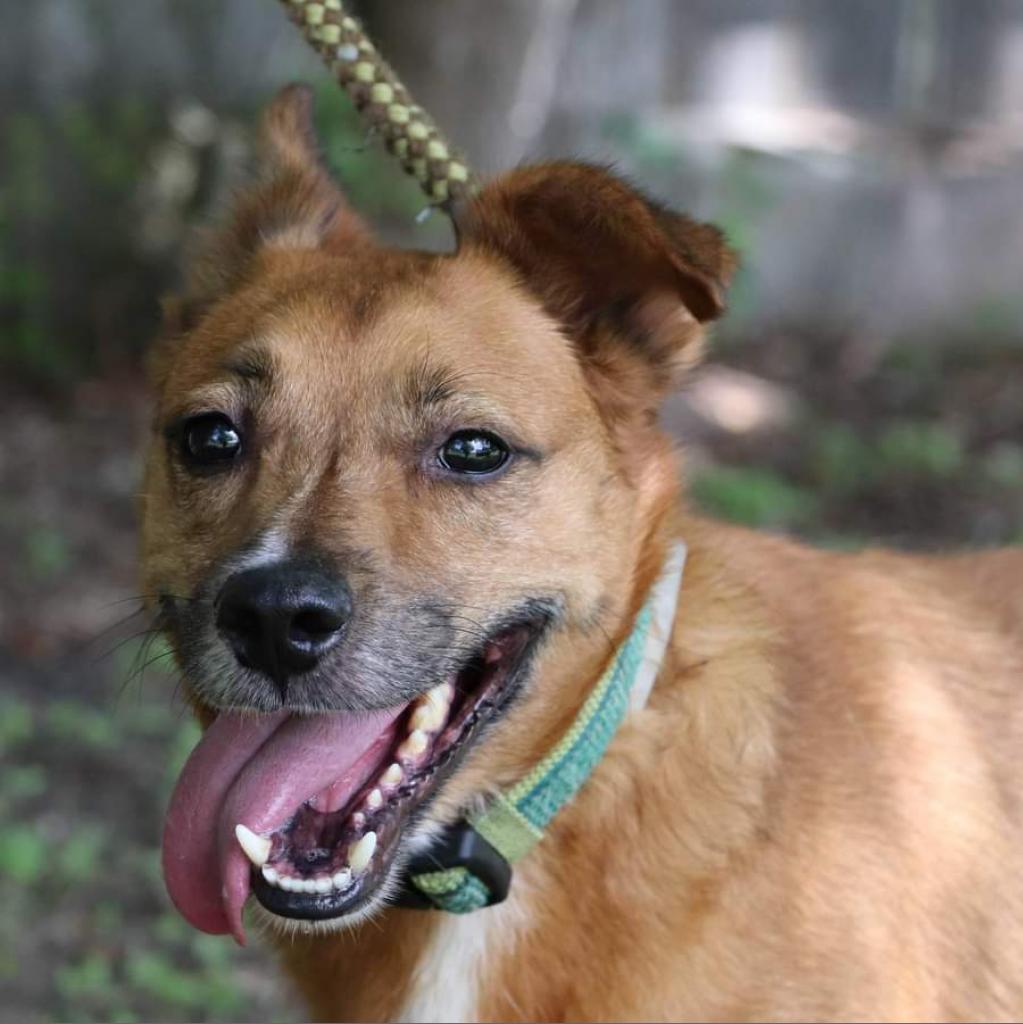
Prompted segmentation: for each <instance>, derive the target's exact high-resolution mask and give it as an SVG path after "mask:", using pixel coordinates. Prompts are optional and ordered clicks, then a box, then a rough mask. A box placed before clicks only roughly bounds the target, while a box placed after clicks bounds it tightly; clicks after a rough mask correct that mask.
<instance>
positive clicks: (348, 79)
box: [281, 0, 477, 207]
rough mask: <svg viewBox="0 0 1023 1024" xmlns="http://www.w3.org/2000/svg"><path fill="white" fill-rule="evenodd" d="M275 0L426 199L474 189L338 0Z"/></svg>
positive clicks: (441, 199) (444, 202)
mask: <svg viewBox="0 0 1023 1024" xmlns="http://www.w3.org/2000/svg"><path fill="white" fill-rule="evenodd" d="M281 3H282V4H283V5H284V6H285V7H286V8H287V10H288V14H289V16H290V18H291V20H292V21H294V22H295V24H296V25H298V26H299V27H300V28H301V29H302V32H303V34H304V35H305V38H306V40H307V41H308V42H309V45H310V46H312V47H313V49H314V50H316V52H317V53H318V54H319V55H320V57H321V58H322V59H323V62H324V63H325V64H326V65H327V67H328V68H330V70H331V72H332V73H333V74H334V77H335V78H336V79H337V80H338V82H339V83H340V85H341V87H342V88H343V89H344V90H345V92H347V93H348V95H349V96H350V97H351V99H352V102H353V103H354V104H355V109H356V110H357V111H358V112H359V114H360V115H361V116H362V117H363V118H364V119H365V120H366V121H367V122H368V123H369V125H370V128H371V129H372V130H373V131H374V132H376V133H377V134H379V135H380V136H381V138H383V140H384V144H385V145H386V146H387V149H388V150H389V151H390V152H391V153H393V154H394V155H395V156H396V157H397V158H398V159H399V160H400V161H401V165H402V167H403V168H404V169H405V171H406V172H407V173H408V174H411V175H412V177H413V178H415V179H416V181H418V182H419V185H420V187H421V188H422V190H423V191H424V192H425V193H426V195H427V198H428V199H429V200H430V202H431V204H433V205H435V206H442V207H447V206H449V205H450V204H451V203H452V202H454V201H455V200H457V199H460V198H462V197H463V196H467V195H470V194H471V193H472V192H473V191H475V189H476V187H477V182H476V179H475V176H474V175H473V173H472V172H471V171H470V170H469V167H468V165H467V164H466V163H465V161H464V160H463V159H462V157H461V155H460V154H459V153H458V152H457V151H456V150H455V149H454V148H453V147H452V146H451V145H450V144H449V143H448V142H447V140H446V139H445V138H444V136H443V135H442V134H441V132H440V130H439V129H438V128H437V126H436V125H435V124H434V122H433V119H432V118H431V117H430V116H429V115H428V114H427V113H426V111H424V110H423V108H422V107H420V106H418V105H417V104H416V103H415V102H414V101H413V99H412V97H411V96H410V95H409V92H408V90H407V89H406V88H405V86H404V85H402V83H401V80H400V79H399V78H398V76H397V75H396V74H395V73H394V70H393V69H392V68H391V66H390V65H389V64H388V63H387V62H386V61H385V60H384V59H383V57H381V56H380V54H379V53H378V52H377V49H376V47H375V46H374V45H373V43H372V42H370V40H369V38H368V37H367V36H366V33H365V32H364V31H363V29H362V26H361V25H360V24H359V23H358V21H356V20H355V18H352V17H351V16H350V15H348V14H346V13H345V10H344V7H343V6H342V4H341V0H322V2H310V0H281Z"/></svg>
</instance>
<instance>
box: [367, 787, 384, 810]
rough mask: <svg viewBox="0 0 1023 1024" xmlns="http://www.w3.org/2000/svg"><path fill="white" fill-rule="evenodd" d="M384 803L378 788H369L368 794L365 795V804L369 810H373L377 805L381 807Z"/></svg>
mask: <svg viewBox="0 0 1023 1024" xmlns="http://www.w3.org/2000/svg"><path fill="white" fill-rule="evenodd" d="M383 803H384V794H383V793H381V792H380V790H379V789H371V790H370V791H369V796H368V797H366V806H367V807H368V808H369V809H370V810H371V811H375V810H377V809H378V808H379V807H382V806H383Z"/></svg>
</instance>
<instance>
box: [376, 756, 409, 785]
mask: <svg viewBox="0 0 1023 1024" xmlns="http://www.w3.org/2000/svg"><path fill="white" fill-rule="evenodd" d="M404 777H405V773H404V772H403V771H402V770H401V765H400V764H398V762H397V761H395V762H394V764H392V765H391V767H390V768H388V769H387V771H386V772H384V774H383V775H381V776H380V781H381V782H382V783H383V784H384V785H385V786H397V785H398V783H399V782H401V780H402V779H403V778H404Z"/></svg>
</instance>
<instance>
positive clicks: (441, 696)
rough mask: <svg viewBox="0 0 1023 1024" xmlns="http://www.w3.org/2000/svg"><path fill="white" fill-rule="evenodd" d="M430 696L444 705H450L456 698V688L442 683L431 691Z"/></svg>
mask: <svg viewBox="0 0 1023 1024" xmlns="http://www.w3.org/2000/svg"><path fill="white" fill-rule="evenodd" d="M429 696H430V697H432V698H433V699H434V700H436V701H439V702H440V703H442V704H445V705H447V704H450V703H451V701H452V700H453V699H454V696H455V688H454V687H453V686H452V685H451V684H450V683H441V684H440V685H439V686H435V687H434V688H433V689H432V690H430V691H429Z"/></svg>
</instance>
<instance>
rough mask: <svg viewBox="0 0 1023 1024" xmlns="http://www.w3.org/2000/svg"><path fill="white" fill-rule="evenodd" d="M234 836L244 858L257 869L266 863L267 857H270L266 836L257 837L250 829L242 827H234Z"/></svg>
mask: <svg viewBox="0 0 1023 1024" xmlns="http://www.w3.org/2000/svg"><path fill="white" fill-rule="evenodd" d="M234 835H235V838H236V839H237V840H238V845H239V846H241V848H242V850H243V851H244V852H245V856H246V857H248V858H249V860H250V861H252V863H253V864H255V865H256V867H257V868H261V867H262V866H263V865H264V864H265V863H266V859H267V857H269V856H270V846H271V843H270V840H269V839H267V838H266V836H257V835H256V833H255V832H253V831H252V829H250V828H246V827H245V826H244V825H235V827H234Z"/></svg>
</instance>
